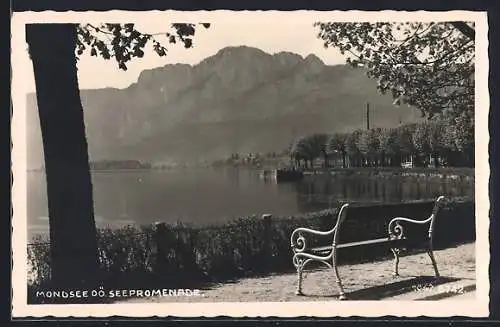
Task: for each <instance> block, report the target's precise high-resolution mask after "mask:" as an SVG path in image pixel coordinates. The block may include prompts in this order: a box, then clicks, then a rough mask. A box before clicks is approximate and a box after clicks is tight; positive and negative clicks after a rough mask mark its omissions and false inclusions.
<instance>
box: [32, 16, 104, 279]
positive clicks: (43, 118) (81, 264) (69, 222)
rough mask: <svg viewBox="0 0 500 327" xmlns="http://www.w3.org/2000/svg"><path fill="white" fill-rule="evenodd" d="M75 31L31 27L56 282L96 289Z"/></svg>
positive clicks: (50, 26) (72, 27) (67, 27)
mask: <svg viewBox="0 0 500 327" xmlns="http://www.w3.org/2000/svg"><path fill="white" fill-rule="evenodd" d="M76 37H77V35H76V26H75V25H72V24H30V25H26V40H27V42H28V45H29V52H30V56H31V60H32V62H33V70H34V75H35V82H36V94H37V102H38V113H39V116H40V127H41V132H42V141H43V150H44V157H45V173H46V179H47V197H48V212H49V224H50V246H51V252H50V254H51V271H52V276H51V278H52V279H51V281H52V283H53V285H54V286H55V287H58V288H82V287H89V286H94V285H96V284H95V283H96V282H97V280H98V279H97V278H98V252H97V235H96V227H95V220H94V209H93V198H92V181H91V176H90V171H89V158H88V151H87V140H86V137H85V124H84V119H83V109H82V104H81V100H80V91H79V87H78V80H77V73H76V57H75V46H76Z"/></svg>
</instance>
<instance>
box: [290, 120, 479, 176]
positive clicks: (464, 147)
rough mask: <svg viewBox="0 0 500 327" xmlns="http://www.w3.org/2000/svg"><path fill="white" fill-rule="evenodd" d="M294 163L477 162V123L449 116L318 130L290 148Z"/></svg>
mask: <svg viewBox="0 0 500 327" xmlns="http://www.w3.org/2000/svg"><path fill="white" fill-rule="evenodd" d="M290 160H291V161H292V162H293V165H294V167H297V168H299V167H300V168H305V169H308V168H312V167H314V164H315V162H316V161H317V160H321V161H322V165H323V167H342V168H348V167H402V166H403V167H474V125H473V124H471V123H470V122H463V123H462V122H461V121H456V122H455V124H450V123H449V122H447V121H446V120H432V121H424V122H420V123H414V124H405V125H401V126H398V127H396V128H373V129H368V130H361V129H358V130H355V131H353V132H352V133H334V134H325V133H317V134H312V135H307V136H304V137H302V138H300V139H299V140H297V141H296V142H295V143H294V144H293V145H292V146H291V149H290Z"/></svg>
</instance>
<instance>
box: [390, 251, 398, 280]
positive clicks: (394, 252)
mask: <svg viewBox="0 0 500 327" xmlns="http://www.w3.org/2000/svg"><path fill="white" fill-rule="evenodd" d="M391 251H392V253H393V254H394V271H393V272H392V276H394V277H397V276H399V249H396V248H391Z"/></svg>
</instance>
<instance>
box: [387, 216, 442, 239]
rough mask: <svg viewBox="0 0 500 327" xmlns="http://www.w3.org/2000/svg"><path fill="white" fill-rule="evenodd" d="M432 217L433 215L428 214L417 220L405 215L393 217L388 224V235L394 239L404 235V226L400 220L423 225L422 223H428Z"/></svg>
mask: <svg viewBox="0 0 500 327" xmlns="http://www.w3.org/2000/svg"><path fill="white" fill-rule="evenodd" d="M433 218H434V217H433V216H430V217H429V218H427V219H425V220H417V219H411V218H406V217H396V218H393V219H392V220H391V221H390V222H389V226H388V232H389V237H391V238H394V239H400V238H403V237H404V228H403V226H402V225H401V224H400V222H402V221H405V222H408V223H412V224H420V225H424V224H427V223H429V222H430V221H431V220H432V219H433Z"/></svg>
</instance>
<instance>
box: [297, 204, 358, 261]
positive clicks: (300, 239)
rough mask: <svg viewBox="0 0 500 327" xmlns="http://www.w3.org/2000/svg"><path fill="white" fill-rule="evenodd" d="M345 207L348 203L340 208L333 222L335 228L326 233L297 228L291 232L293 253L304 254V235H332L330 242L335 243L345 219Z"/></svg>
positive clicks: (305, 244) (305, 243)
mask: <svg viewBox="0 0 500 327" xmlns="http://www.w3.org/2000/svg"><path fill="white" fill-rule="evenodd" d="M347 207H349V204H348V203H345V204H344V205H342V207H340V210H339V213H338V215H337V221H336V222H335V226H333V228H332V229H330V230H327V231H319V230H314V229H311V228H305V227H299V228H297V229H295V230H294V231H293V232H292V236H290V243H291V246H292V250H293V252H294V253H301V252H304V251H305V250H306V248H307V241H306V238H305V236H304V234H305V233H308V234H312V235H318V236H328V235H332V239H331V242H333V243H335V241H336V238H337V234H338V233H337V232H338V229H339V226H340V225H341V224H342V221H343V220H344V219H345V216H346V211H347Z"/></svg>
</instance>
